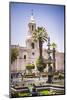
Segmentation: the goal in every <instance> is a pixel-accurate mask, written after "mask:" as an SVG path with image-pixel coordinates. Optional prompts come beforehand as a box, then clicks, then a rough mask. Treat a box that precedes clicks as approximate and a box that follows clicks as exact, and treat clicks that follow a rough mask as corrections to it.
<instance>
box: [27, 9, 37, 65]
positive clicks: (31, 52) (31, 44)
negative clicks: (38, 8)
mask: <svg viewBox="0 0 67 100" xmlns="http://www.w3.org/2000/svg"><path fill="white" fill-rule="evenodd" d="M35 30H36V22H35V19H34V17H33V10H32V14H31V17H30V21H29V23H28V35H27V39H26V47H27V49H28V58H29V60H30V63H35V60H36V57H37V55H38V42H35V41H33V40H32V34H33V33H34V32H35Z"/></svg>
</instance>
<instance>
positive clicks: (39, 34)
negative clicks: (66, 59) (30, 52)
mask: <svg viewBox="0 0 67 100" xmlns="http://www.w3.org/2000/svg"><path fill="white" fill-rule="evenodd" d="M47 37H48V34H47V32H46V29H45V28H43V27H38V28H37V29H36V30H35V32H34V33H33V34H32V39H33V40H34V41H38V42H39V54H40V55H39V57H40V58H41V59H42V46H43V42H44V41H47Z"/></svg>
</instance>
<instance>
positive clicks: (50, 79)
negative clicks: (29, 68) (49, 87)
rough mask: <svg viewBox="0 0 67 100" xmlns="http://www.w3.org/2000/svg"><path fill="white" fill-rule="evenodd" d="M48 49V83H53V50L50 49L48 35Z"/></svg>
mask: <svg viewBox="0 0 67 100" xmlns="http://www.w3.org/2000/svg"><path fill="white" fill-rule="evenodd" d="M47 46H48V50H47V53H48V80H47V83H52V76H53V72H52V66H51V63H52V62H51V56H50V54H51V50H50V46H51V44H50V37H48V45H47Z"/></svg>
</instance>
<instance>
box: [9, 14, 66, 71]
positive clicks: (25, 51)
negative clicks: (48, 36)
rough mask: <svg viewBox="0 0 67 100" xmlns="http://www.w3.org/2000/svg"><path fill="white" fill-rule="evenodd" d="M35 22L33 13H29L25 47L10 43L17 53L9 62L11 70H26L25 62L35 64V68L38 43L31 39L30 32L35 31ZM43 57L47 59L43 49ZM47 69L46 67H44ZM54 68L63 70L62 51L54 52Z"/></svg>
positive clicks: (45, 51)
mask: <svg viewBox="0 0 67 100" xmlns="http://www.w3.org/2000/svg"><path fill="white" fill-rule="evenodd" d="M35 29H36V22H35V19H34V18H33V14H32V15H31V18H30V21H29V23H28V35H27V37H26V47H21V46H19V45H11V48H18V50H19V55H18V57H17V59H16V60H15V61H14V62H13V63H12V64H11V71H12V72H13V71H18V72H20V71H21V72H22V71H25V70H26V65H27V64H30V63H31V64H35V69H34V70H33V71H35V70H37V68H36V60H37V58H38V57H39V45H38V42H34V41H33V40H32V34H33V32H35ZM43 57H44V58H45V59H48V54H47V50H46V49H45V48H44V49H43ZM46 70H47V68H46ZM56 70H64V53H60V52H56Z"/></svg>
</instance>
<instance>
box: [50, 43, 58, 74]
mask: <svg viewBox="0 0 67 100" xmlns="http://www.w3.org/2000/svg"><path fill="white" fill-rule="evenodd" d="M51 46H52V48H53V60H54V62H53V72H54V73H55V71H56V66H55V61H56V60H55V51H56V50H55V48H56V47H57V45H56V44H55V43H54V42H53V43H52V45H51Z"/></svg>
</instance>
